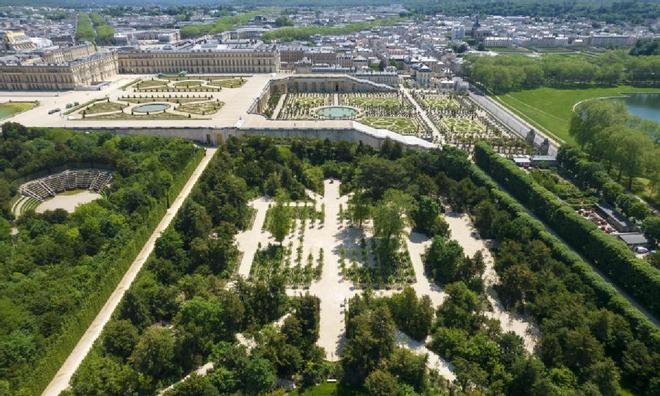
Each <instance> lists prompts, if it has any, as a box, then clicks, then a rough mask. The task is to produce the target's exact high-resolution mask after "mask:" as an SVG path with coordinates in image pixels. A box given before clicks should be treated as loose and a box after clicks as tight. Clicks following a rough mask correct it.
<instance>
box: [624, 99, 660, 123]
mask: <svg viewBox="0 0 660 396" xmlns="http://www.w3.org/2000/svg"><path fill="white" fill-rule="evenodd" d="M623 102H624V103H625V104H626V108H627V109H628V111H629V112H630V114H632V115H635V116H637V117H640V118H643V119H645V120H651V121H655V122H658V123H660V93H657V94H630V95H628V96H627V97H626V98H625V99H623Z"/></svg>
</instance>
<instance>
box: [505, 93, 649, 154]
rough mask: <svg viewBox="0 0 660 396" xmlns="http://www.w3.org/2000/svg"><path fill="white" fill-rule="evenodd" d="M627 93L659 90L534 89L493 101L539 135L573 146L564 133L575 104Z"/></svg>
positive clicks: (509, 94)
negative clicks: (531, 127)
mask: <svg viewBox="0 0 660 396" xmlns="http://www.w3.org/2000/svg"><path fill="white" fill-rule="evenodd" d="M631 92H657V93H660V89H658V88H636V87H631V86H626V85H622V86H619V87H612V88H584V89H556V88H536V89H530V90H523V91H518V92H511V93H508V94H505V95H500V96H496V97H495V99H497V100H498V101H499V102H500V103H502V104H504V105H505V106H506V107H508V108H509V109H511V110H512V111H513V112H514V113H516V114H518V115H519V116H521V117H522V118H523V119H525V120H526V121H527V122H529V123H530V124H532V125H533V126H535V127H537V128H538V129H540V130H541V131H543V132H546V133H548V134H550V135H552V136H554V137H556V138H557V139H558V140H559V141H560V142H562V143H564V142H569V143H573V138H572V137H571V136H570V135H569V134H568V129H569V124H570V120H571V113H572V111H573V106H574V105H575V104H576V103H578V102H580V101H582V100H585V99H593V98H600V97H604V96H617V95H621V94H624V93H631Z"/></svg>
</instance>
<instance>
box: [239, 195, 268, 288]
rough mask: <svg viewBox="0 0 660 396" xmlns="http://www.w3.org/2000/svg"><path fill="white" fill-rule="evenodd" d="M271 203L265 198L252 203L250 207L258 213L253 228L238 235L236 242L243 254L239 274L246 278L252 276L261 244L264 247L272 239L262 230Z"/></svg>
mask: <svg viewBox="0 0 660 396" xmlns="http://www.w3.org/2000/svg"><path fill="white" fill-rule="evenodd" d="M270 203H271V200H270V199H269V198H264V197H262V198H258V199H255V200H253V201H252V202H250V206H252V207H253V208H254V209H256V211H257V214H256V215H255V218H254V223H253V224H252V228H250V229H249V230H247V231H243V232H241V233H239V234H238V235H236V242H237V243H238V246H239V249H240V251H241V252H242V253H243V257H242V258H241V263H240V264H239V267H238V274H239V275H241V276H242V277H244V278H248V277H249V276H250V268H251V267H252V260H254V255H255V253H256V252H257V249H258V248H259V242H261V243H262V245H263V244H264V242H267V241H268V239H269V237H270V234H269V233H268V232H267V231H263V230H262V229H261V228H262V226H263V224H264V221H265V220H266V212H267V211H268V205H270Z"/></svg>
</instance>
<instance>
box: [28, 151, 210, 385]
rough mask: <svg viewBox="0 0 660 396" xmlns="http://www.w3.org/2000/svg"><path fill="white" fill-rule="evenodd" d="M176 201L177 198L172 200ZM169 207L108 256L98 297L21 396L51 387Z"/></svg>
mask: <svg viewBox="0 0 660 396" xmlns="http://www.w3.org/2000/svg"><path fill="white" fill-rule="evenodd" d="M203 158H204V150H200V149H197V150H196V151H195V152H194V153H193V156H192V157H191V158H190V161H189V162H188V164H187V165H186V167H185V168H184V169H183V170H182V171H181V172H180V173H179V174H178V175H177V176H176V177H175V179H174V182H173V183H172V185H171V186H170V188H169V190H168V196H170V197H176V196H178V195H179V192H180V191H181V190H182V189H183V186H184V185H185V184H186V182H187V181H188V179H190V176H191V175H192V173H193V172H194V171H195V169H196V168H197V165H199V163H200V162H201V160H202V159H203ZM172 200H174V198H172ZM167 209H168V207H167V205H166V204H165V202H163V201H159V202H158V203H157V204H156V206H155V207H154V208H153V209H152V211H151V213H149V216H148V219H147V221H146V222H145V223H144V224H143V225H142V227H140V228H139V229H137V230H136V231H135V232H134V233H133V239H132V240H131V242H130V243H129V244H127V245H125V246H124V247H122V249H121V251H113V252H109V253H108V255H107V257H109V258H108V259H110V257H112V256H113V254H116V255H115V256H114V257H113V258H112V260H114V263H115V265H114V266H113V267H112V269H111V270H110V271H109V272H107V273H105V274H103V277H104V279H103V281H101V282H99V285H100V287H99V289H98V290H97V291H96V293H95V294H94V295H90V296H89V298H88V299H87V301H86V302H85V303H84V304H83V305H82V306H81V307H80V309H79V310H78V312H77V313H76V314H75V315H73V316H72V317H71V318H68V319H67V320H66V323H65V324H64V325H63V326H62V331H61V335H60V336H59V337H58V339H57V340H56V341H54V342H53V344H52V345H51V346H50V347H49V348H48V350H47V351H46V353H45V354H44V356H43V357H42V358H41V359H39V361H38V363H37V364H36V367H35V368H34V370H33V371H32V372H31V373H30V375H29V376H26V381H25V383H24V384H22V385H21V388H20V391H19V395H38V394H41V393H42V392H43V390H44V389H45V388H46V386H48V384H49V383H50V381H51V380H52V379H53V377H54V376H55V374H56V373H57V370H59V369H60V367H61V366H62V364H63V363H64V361H65V360H66V358H67V357H68V356H69V354H70V353H71V351H72V350H73V348H74V347H75V346H76V344H77V343H78V341H79V340H80V337H82V335H83V334H84V333H85V331H86V330H87V328H88V327H89V325H90V324H91V323H92V321H93V320H94V318H96V315H97V314H98V313H99V311H100V310H101V308H102V307H103V305H104V304H105V303H106V301H107V300H108V298H109V297H110V294H112V292H113V291H114V290H115V288H116V287H117V284H118V283H119V281H120V280H121V278H122V277H123V276H124V274H125V272H126V271H127V270H128V267H130V265H131V263H133V261H134V260H135V257H137V255H138V253H140V251H141V250H142V247H143V245H144V244H145V243H146V242H147V240H148V239H149V237H150V236H151V234H152V233H153V230H154V229H155V228H156V226H157V225H158V223H160V221H161V219H162V218H163V216H164V215H165V213H166V212H167Z"/></svg>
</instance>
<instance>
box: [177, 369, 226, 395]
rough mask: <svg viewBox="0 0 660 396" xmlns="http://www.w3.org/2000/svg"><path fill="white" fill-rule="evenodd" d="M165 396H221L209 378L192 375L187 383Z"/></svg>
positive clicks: (179, 385)
mask: <svg viewBox="0 0 660 396" xmlns="http://www.w3.org/2000/svg"><path fill="white" fill-rule="evenodd" d="M164 395H165V396H220V392H218V389H216V387H215V386H213V385H212V384H211V383H210V382H209V379H208V378H207V377H204V376H201V375H198V374H197V373H192V375H191V376H190V377H188V378H187V379H186V380H185V381H183V382H181V383H179V384H177V385H175V386H174V388H173V389H172V390H170V391H168V392H165V393H164Z"/></svg>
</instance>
